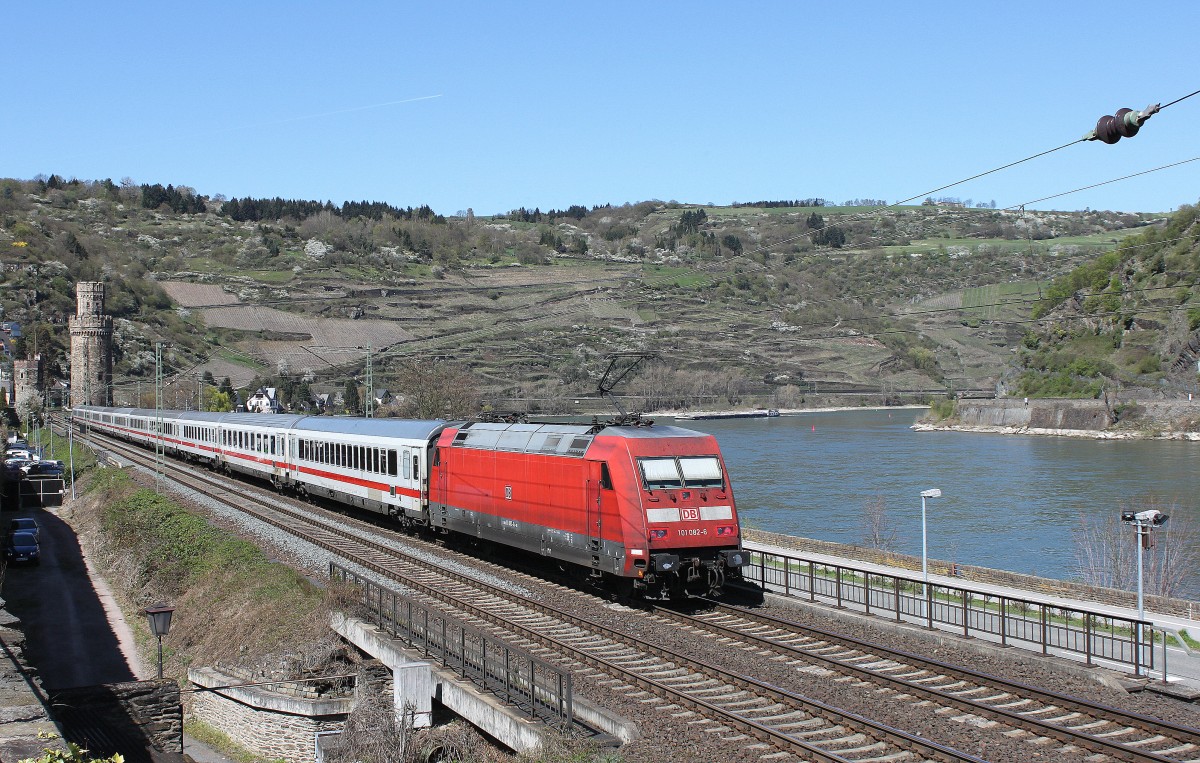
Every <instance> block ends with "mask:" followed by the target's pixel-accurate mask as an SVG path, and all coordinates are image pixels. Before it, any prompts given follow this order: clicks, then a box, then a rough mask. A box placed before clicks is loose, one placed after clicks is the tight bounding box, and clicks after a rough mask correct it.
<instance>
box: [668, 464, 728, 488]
mask: <svg viewBox="0 0 1200 763" xmlns="http://www.w3.org/2000/svg"><path fill="white" fill-rule="evenodd" d="M679 467H680V468H681V469H682V470H683V481H684V483H685V484H686V485H687V486H688V487H721V486H722V485H723V484H725V480H724V479H723V478H722V477H721V462H720V461H718V460H717V459H716V458H714V457H712V456H702V457H699V458H680V459H679Z"/></svg>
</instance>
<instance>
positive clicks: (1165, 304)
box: [1017, 206, 1200, 397]
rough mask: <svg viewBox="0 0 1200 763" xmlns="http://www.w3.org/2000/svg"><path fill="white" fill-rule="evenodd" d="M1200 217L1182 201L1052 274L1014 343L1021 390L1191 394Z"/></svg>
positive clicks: (1198, 340)
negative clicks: (1158, 219) (1157, 219)
mask: <svg viewBox="0 0 1200 763" xmlns="http://www.w3.org/2000/svg"><path fill="white" fill-rule="evenodd" d="M1198 238H1200V220H1198V219H1197V208H1196V207H1194V206H1185V207H1183V208H1181V209H1180V210H1179V211H1178V212H1176V213H1175V214H1173V215H1171V216H1170V218H1169V219H1168V220H1167V221H1166V223H1165V224H1163V225H1155V226H1151V227H1148V228H1147V229H1146V230H1145V231H1144V232H1141V233H1139V234H1138V235H1136V236H1132V237H1130V238H1127V239H1125V241H1124V242H1123V243H1122V244H1121V246H1120V247H1119V248H1118V249H1116V250H1115V251H1111V252H1107V253H1105V254H1103V255H1100V256H1098V257H1094V258H1090V259H1089V260H1088V261H1086V262H1085V263H1082V264H1080V265H1079V266H1078V267H1076V268H1074V269H1072V270H1071V271H1070V272H1068V273H1066V274H1064V275H1062V276H1060V277H1059V278H1057V279H1055V280H1054V281H1053V283H1051V284H1050V286H1049V288H1047V289H1046V292H1045V296H1044V299H1042V300H1041V301H1039V302H1038V303H1037V304H1036V305H1035V306H1034V309H1033V313H1032V316H1031V317H1032V318H1035V319H1039V320H1037V321H1036V322H1035V323H1033V324H1032V326H1033V328H1032V330H1031V331H1030V332H1029V334H1028V335H1027V336H1026V337H1025V338H1024V340H1023V341H1022V343H1021V351H1020V355H1019V358H1020V369H1021V373H1020V375H1019V377H1018V379H1017V387H1018V390H1019V391H1020V393H1021V394H1028V395H1038V396H1067V397H1098V396H1100V395H1101V394H1102V392H1103V391H1104V390H1106V389H1111V390H1117V389H1122V388H1128V387H1135V388H1137V387H1140V388H1145V389H1147V390H1152V391H1162V392H1164V393H1165V392H1172V393H1174V392H1179V391H1189V392H1195V391H1196V385H1197V379H1198V378H1200V377H1198V373H1200V366H1198V365H1197V363H1198V361H1200V335H1198V334H1197V329H1200V243H1198Z"/></svg>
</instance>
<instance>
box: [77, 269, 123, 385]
mask: <svg viewBox="0 0 1200 763" xmlns="http://www.w3.org/2000/svg"><path fill="white" fill-rule="evenodd" d="M112 335H113V319H112V317H111V316H108V315H105V314H104V284H103V283H100V282H98V281H80V282H79V283H77V284H75V317H74V318H72V319H71V405H72V406H76V405H111V404H112Z"/></svg>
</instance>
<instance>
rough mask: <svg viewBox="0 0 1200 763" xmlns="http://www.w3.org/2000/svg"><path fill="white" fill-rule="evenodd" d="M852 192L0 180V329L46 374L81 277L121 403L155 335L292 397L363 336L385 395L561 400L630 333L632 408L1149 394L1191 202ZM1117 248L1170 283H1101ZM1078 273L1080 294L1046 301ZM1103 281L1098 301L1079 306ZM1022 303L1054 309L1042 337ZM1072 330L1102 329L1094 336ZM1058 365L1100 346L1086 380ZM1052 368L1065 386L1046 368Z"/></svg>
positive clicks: (340, 372) (1170, 356) (575, 393)
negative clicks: (843, 197) (238, 193)
mask: <svg viewBox="0 0 1200 763" xmlns="http://www.w3.org/2000/svg"><path fill="white" fill-rule="evenodd" d="M880 201H881V200H875V199H863V200H855V202H858V203H861V205H841V206H832V205H830V204H828V203H827V202H825V201H824V200H822V199H818V198H807V199H795V200H790V201H789V200H775V201H770V200H767V201H762V202H757V203H754V204H738V205H735V206H730V207H713V206H702V205H688V204H680V203H676V202H661V201H646V202H639V203H635V204H634V203H631V204H622V205H605V206H601V207H585V206H582V205H573V206H570V207H568V208H566V209H562V210H548V211H542V210H540V209H536V208H535V209H529V208H520V209H515V210H513V211H512V212H510V213H508V214H504V215H496V216H483V215H479V216H477V215H475V214H474V213H473V212H472V211H471V210H463V211H459V212H456V213H455V214H452V215H451V214H445V213H438V212H435V211H434V210H432V209H430V208H429V207H427V206H418V207H396V206H392V205H389V204H385V203H380V202H367V201H361V202H345V203H342V204H334V203H331V202H327V201H308V200H290V199H283V198H274V199H249V198H240V199H224V198H222V197H219V196H218V197H211V198H209V197H202V196H200V195H198V194H196V193H195V192H193V191H192V190H191V189H189V188H187V187H184V186H173V185H168V186H161V185H141V186H139V185H136V184H133V183H132V182H125V183H121V184H115V183H112V182H110V181H100V182H79V181H63V180H62V179H60V178H58V177H55V176H51V177H49V178H39V179H35V180H3V181H0V247H2V248H3V252H4V265H5V266H6V267H5V270H4V273H3V277H4V287H5V288H4V289H3V292H2V307H3V309H4V318H5V320H7V321H10V322H15V323H18V324H20V326H21V328H22V330H23V333H24V336H23V337H22V338H20V339H14V340H13V342H11V344H12V346H13V349H14V351H15V352H16V353H17V354H18V355H29V354H32V353H33V352H35V351H36V352H38V353H41V354H42V355H43V357H45V358H46V359H47V360H48V361H49V371H50V374H51V376H52V377H58V376H64V375H65V374H64V369H66V368H67V367H68V366H67V358H66V353H67V350H68V348H69V339H68V336H67V331H66V320H67V318H68V317H69V316H71V315H72V314H73V313H74V301H73V284H74V283H75V282H76V281H80V280H102V281H105V282H106V283H107V284H108V291H109V297H108V308H109V312H110V313H112V314H113V315H114V316H115V317H116V326H117V358H116V383H115V389H114V395H115V397H116V399H117V400H118V401H119V402H129V403H132V402H134V401H135V400H136V398H137V396H138V394H139V392H138V391H139V390H140V392H141V394H142V395H143V396H144V395H145V394H146V392H147V390H148V389H149V386H150V383H152V381H153V378H154V367H153V366H154V345H155V343H156V342H167V343H168V346H167V360H166V363H167V366H168V368H167V371H166V375H167V376H168V378H170V379H172V380H173V381H174V385H173V387H174V389H175V392H174V393H173V394H175V395H178V396H183V399H184V400H187V399H190V398H189V397H188V396H189V395H190V396H192V397H194V396H195V395H196V394H197V392H196V391H197V389H198V388H199V387H198V385H199V382H200V381H201V380H202V379H205V378H213V379H217V380H220V379H223V378H224V377H229V378H230V379H231V381H232V384H233V386H235V387H241V388H246V389H249V390H253V389H256V388H257V387H258V386H260V385H263V384H266V385H269V386H275V387H278V388H279V389H280V390H281V394H282V396H283V397H284V399H285V402H289V401H292V400H293V399H294V401H295V402H297V403H299V402H303V401H307V400H308V399H310V398H311V396H312V395H313V394H314V392H315V391H320V390H325V391H332V392H341V391H343V390H345V389H346V388H347V385H348V383H349V385H350V386H355V385H357V386H358V387H360V388H361V387H362V386H363V385H364V384H365V382H366V377H367V370H368V358H369V368H370V376H371V381H372V384H373V387H374V389H375V390H376V391H379V390H382V389H387V390H389V391H392V392H396V393H397V394H398V395H401V396H403V401H404V404H405V405H408V406H409V409H408V411H407V412H409V413H412V412H413V411H412V410H411V408H412V405H414V404H415V403H414V402H413V401H414V400H418V399H422V400H423V399H424V397H423V396H427V395H430V394H433V393H432V392H430V391H429V390H425V391H419V390H416V389H415V387H416V386H417V385H419V384H420V383H421V381H422V380H423V379H428V378H440V379H443V380H444V379H452V380H453V384H450V385H447V384H442V385H441V386H442V387H446V386H452V387H453V388H454V389H455V390H456V391H460V392H462V393H463V394H462V395H461V396H460V397H461V399H457V398H456V399H455V400H436V401H434V402H433V403H429V405H432V406H433V408H432V409H428V410H426V409H423V410H424V412H425V413H432V414H434V415H443V414H445V413H446V412H447V411H449V410H451V409H453V408H454V406H459V405H465V406H470V405H472V404H473V401H474V400H476V399H477V398H479V397H482V398H483V399H484V400H485V401H486V403H487V404H488V405H490V406H491V407H493V408H496V409H511V408H519V409H522V410H526V409H534V410H537V411H543V412H566V411H569V410H573V409H575V408H576V407H587V404H586V402H585V403H582V404H580V406H577V405H576V403H575V401H576V400H580V399H582V398H585V397H588V396H590V395H594V393H595V391H596V385H597V381H598V380H599V379H600V377H601V376H602V375H603V374H604V372H605V370H606V369H607V368H608V363H609V358H610V356H611V355H612V354H614V353H620V352H643V353H652V354H654V359H653V360H651V361H648V362H645V363H643V364H642V365H640V366H639V367H638V369H637V371H636V372H635V374H633V375H631V376H630V377H628V378H627V379H626V380H625V381H624V382H623V383H622V385H621V388H620V389H618V390H617V391H618V392H619V393H623V394H625V395H629V396H632V397H633V400H632V403H631V405H632V407H650V408H663V407H693V408H695V407H705V408H725V407H730V406H737V405H743V406H744V405H753V404H758V405H765V406H772V407H790V406H793V405H800V404H801V403H802V402H805V401H806V402H807V404H811V403H812V402H814V401H817V400H821V399H826V398H827V396H828V395H831V394H835V393H839V392H848V391H861V392H869V393H870V394H871V395H872V396H873V397H872V398H871V401H872V402H874V401H883V400H889V401H897V400H901V399H918V398H923V397H924V396H926V395H927V394H928V393H930V392H936V393H939V394H940V393H945V392H949V393H955V392H958V391H962V390H989V389H994V388H995V387H996V385H997V384H998V383H999V384H1003V385H1007V386H1008V387H1009V388H1015V387H1016V386H1017V385H1021V389H1022V390H1023V391H1029V392H1031V393H1032V394H1037V393H1038V392H1039V391H1042V390H1046V391H1049V390H1052V389H1057V387H1056V386H1055V385H1059V386H1062V384H1065V385H1066V388H1067V389H1068V390H1069V391H1072V392H1078V393H1088V394H1090V393H1091V392H1092V391H1093V387H1091V386H1089V384H1090V383H1091V382H1089V381H1086V380H1087V379H1100V378H1101V377H1103V379H1106V380H1110V381H1111V382H1118V381H1119V382H1120V383H1122V384H1143V385H1149V386H1151V387H1154V388H1156V389H1157V388H1158V387H1159V386H1161V384H1162V383H1163V381H1164V380H1165V381H1166V382H1167V383H1181V380H1183V378H1184V377H1183V376H1172V375H1171V373H1170V370H1171V369H1172V368H1173V367H1174V364H1176V363H1177V361H1179V359H1180V358H1183V357H1184V356H1185V353H1184V352H1183V351H1182V350H1181V349H1180V348H1181V347H1182V346H1183V345H1184V344H1186V343H1187V341H1189V340H1190V338H1191V335H1190V332H1191V330H1192V329H1193V328H1194V326H1193V325H1192V324H1193V323H1194V321H1192V320H1191V318H1190V317H1189V314H1188V311H1187V310H1186V309H1179V310H1175V311H1173V312H1164V313H1149V312H1145V311H1144V310H1142V309H1141V308H1140V307H1139V311H1137V312H1134V313H1130V314H1129V315H1128V318H1129V320H1126V319H1125V318H1126V311H1127V309H1128V308H1130V307H1131V306H1134V305H1137V306H1141V305H1148V304H1150V301H1151V300H1152V299H1153V300H1156V301H1155V302H1154V304H1155V305H1159V306H1161V305H1160V302H1161V300H1163V299H1166V298H1167V295H1168V294H1170V295H1172V298H1174V299H1175V300H1177V301H1176V302H1175V307H1180V306H1182V305H1185V304H1186V303H1187V301H1189V300H1191V299H1192V297H1191V293H1192V292H1191V290H1190V286H1189V287H1188V289H1185V288H1184V282H1185V281H1191V280H1193V279H1191V277H1190V276H1184V275H1182V274H1183V273H1184V270H1183V265H1182V264H1181V263H1177V262H1176V260H1180V259H1186V258H1187V256H1190V255H1184V254H1180V253H1179V251H1177V249H1178V247H1180V246H1182V244H1181V243H1180V242H1174V243H1172V242H1169V241H1166V239H1169V238H1171V237H1172V236H1176V237H1177V236H1178V235H1180V234H1179V233H1177V232H1176V233H1172V231H1178V230H1182V229H1181V228H1180V225H1185V227H1186V226H1190V225H1191V223H1190V222H1187V223H1186V224H1185V223H1181V222H1179V221H1180V220H1182V219H1183V218H1185V217H1187V216H1188V215H1190V214H1193V213H1192V211H1191V210H1190V209H1186V210H1184V211H1183V212H1180V213H1178V214H1176V215H1175V216H1174V217H1172V218H1171V220H1170V221H1165V220H1164V216H1162V215H1154V214H1121V213H1109V212H1098V211H1088V212H1022V211H1015V210H998V209H994V208H991V207H992V205H990V204H988V205H979V204H972V203H969V202H964V201H960V200H945V199H943V200H939V201H937V202H935V201H934V200H929V202H928V203H927V204H923V205H919V206H905V207H884V208H880V207H879V206H878V202H880ZM1188 219H1189V220H1190V218H1188ZM1130 236H1134V237H1135V238H1134V239H1130ZM1152 238H1154V239H1163V242H1162V243H1161V244H1155V243H1154V242H1152V241H1151V240H1150V239H1152ZM1130 240H1136V241H1139V242H1143V243H1141V244H1138V245H1137V246H1138V247H1139V248H1136V249H1129V248H1128V242H1129V241H1130ZM1151 244H1153V247H1158V246H1161V247H1163V248H1161V249H1156V248H1153V247H1152V246H1151ZM1189 246H1194V244H1192V245H1189ZM1118 247H1121V248H1120V250H1119V251H1115V252H1114V250H1115V249H1117V248H1118ZM1151 251H1154V252H1155V253H1156V254H1155V255H1151V254H1150V252H1151ZM1189 251H1192V252H1193V253H1194V250H1189ZM1156 256H1157V257H1158V259H1157V260H1156V259H1155V257H1156ZM1143 261H1144V263H1145V267H1144V268H1143V267H1142V264H1141V263H1143ZM1154 262H1160V263H1161V266H1158V265H1155V264H1154ZM1155 267H1160V270H1158V271H1157V272H1155V271H1154V268H1155ZM1130 268H1133V270H1132V271H1131V272H1129V273H1126V272H1125V271H1126V270H1129V269H1130ZM1192 270H1194V268H1191V269H1190V270H1188V271H1187V272H1189V273H1190V272H1191V271H1192ZM1110 271H1111V275H1110V277H1109V279H1108V281H1106V282H1105V283H1106V285H1105V286H1104V287H1103V288H1097V284H1098V283H1099V279H1100V276H1099V275H1097V274H1098V273H1100V272H1105V273H1109V272H1110ZM1143 271H1144V272H1146V273H1149V274H1150V275H1147V276H1145V278H1147V279H1149V280H1147V281H1146V283H1152V284H1154V285H1155V288H1156V289H1157V288H1158V286H1159V285H1160V284H1161V285H1163V286H1168V285H1169V286H1172V287H1173V291H1170V290H1168V289H1165V288H1164V289H1161V290H1158V291H1154V292H1145V291H1139V292H1136V294H1135V293H1134V292H1129V291H1128V290H1127V288H1126V287H1127V286H1139V287H1140V286H1141V284H1142V281H1139V280H1137V279H1138V278H1140V277H1141V276H1140V275H1139V274H1141V273H1142V272H1143ZM1072 279H1074V280H1072ZM1080 279H1090V280H1086V281H1081V280H1080ZM1130 279H1132V280H1130ZM1171 279H1174V280H1171ZM1109 281H1111V283H1109ZM1081 283H1083V284H1085V285H1086V286H1088V287H1089V289H1090V291H1089V292H1088V295H1087V296H1084V297H1081V298H1076V297H1074V296H1071V295H1072V294H1073V293H1074V292H1075V291H1078V286H1079V284H1081ZM1114 284H1115V285H1114ZM1185 291H1186V296H1185ZM1092 292H1095V293H1094V294H1093V293H1092ZM1112 298H1116V299H1117V300H1118V303H1119V309H1120V315H1121V318H1120V320H1117V319H1115V318H1113V316H1106V315H1104V314H1102V313H1101V312H1096V310H1099V308H1098V307H1096V305H1099V304H1101V302H1102V301H1104V300H1108V302H1104V304H1105V305H1110V303H1111V299H1112ZM1080 299H1082V302H1081V301H1080ZM1089 300H1091V301H1089ZM1035 309H1036V310H1038V311H1039V313H1038V314H1037V315H1036V316H1035V314H1034V310H1035ZM1072 310H1075V311H1078V312H1083V311H1086V310H1092V313H1091V314H1089V315H1086V316H1082V315H1081V316H1079V317H1078V318H1076V317H1074V315H1073V314H1071V313H1070V311H1072ZM1068 315H1071V317H1070V318H1069V320H1068V318H1067V317H1066V316H1068ZM1172 316H1173V317H1172ZM1035 317H1038V318H1040V317H1047V318H1054V319H1055V320H1056V321H1059V322H1062V321H1066V323H1063V326H1064V328H1063V332H1062V336H1061V337H1060V336H1058V334H1057V333H1056V332H1055V331H1053V330H1047V329H1044V325H1045V324H1043V323H1040V322H1032V321H1034V319H1035ZM1152 324H1154V325H1152ZM1156 324H1161V326H1158V325H1156ZM1168 331H1169V332H1170V340H1169V341H1168V340H1167V339H1166V333H1164V332H1168ZM1088 332H1091V333H1088ZM1152 334H1153V335H1155V336H1161V337H1163V339H1162V341H1158V342H1155V341H1152V340H1151V339H1150V337H1151V335H1152ZM1068 337H1069V339H1068ZM1089 337H1090V338H1089ZM1097 337H1104V341H1107V342H1108V343H1109V345H1110V347H1109V350H1112V351H1106V352H1104V353H1103V354H1101V353H1100V352H1099V349H1098V348H1100V346H1101V345H1102V344H1103V342H1100V341H1098V340H1097V339H1096V338H1097ZM1135 341H1136V344H1135ZM1060 342H1066V344H1061V346H1060V344H1058V343H1060ZM1135 347H1142V348H1143V349H1144V350H1145V352H1144V354H1139V351H1137V350H1135V349H1134V348H1135ZM1088 348H1092V349H1091V350H1089V349H1088ZM1172 348H1174V349H1172ZM1114 353H1115V354H1114ZM1068 358H1071V359H1070V360H1068ZM1153 358H1157V359H1158V365H1157V366H1156V365H1155V363H1154V362H1153ZM1077 360H1079V361H1085V360H1090V361H1094V362H1095V363H1097V364H1101V363H1102V362H1107V363H1109V364H1110V366H1111V367H1110V366H1099V365H1098V367H1100V368H1101V374H1100V376H1088V374H1089V373H1090V372H1091V369H1090V368H1085V367H1083V366H1078V365H1076V366H1072V365H1071V364H1072V363H1075V362H1076V361H1077ZM1014 361H1019V363H1024V364H1025V365H1023V366H1021V365H1019V364H1018V365H1014ZM1064 363H1065V365H1064ZM435 371H436V373H434V372H435ZM1064 373H1065V374H1066V376H1063V374H1064ZM1060 377H1061V378H1062V379H1066V380H1068V381H1070V384H1066V382H1062V384H1060V383H1059V382H1054V381H1051V380H1053V379H1059V378H1060ZM1102 383H1104V382H1102ZM422 405H425V404H424V403H422ZM439 406H440V407H439ZM447 406H450V407H449V408H448V407H447ZM401 408H402V406H399V405H398V406H397V407H396V409H397V410H400V409H401ZM401 412H404V411H403V410H401Z"/></svg>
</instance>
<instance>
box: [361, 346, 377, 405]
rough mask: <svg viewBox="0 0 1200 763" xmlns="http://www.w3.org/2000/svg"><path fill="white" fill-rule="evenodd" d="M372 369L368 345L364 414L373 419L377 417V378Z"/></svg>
mask: <svg viewBox="0 0 1200 763" xmlns="http://www.w3.org/2000/svg"><path fill="white" fill-rule="evenodd" d="M372 371H373V369H372V367H371V345H369V344H368V345H367V380H366V381H367V397H366V399H365V400H364V401H363V413H364V414H365V415H366V417H367V418H368V419H369V418H373V417H374V415H375V377H374V374H373V372H372Z"/></svg>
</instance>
